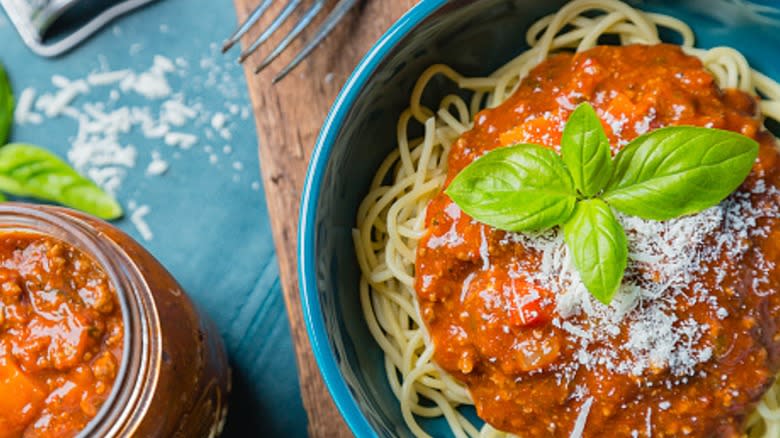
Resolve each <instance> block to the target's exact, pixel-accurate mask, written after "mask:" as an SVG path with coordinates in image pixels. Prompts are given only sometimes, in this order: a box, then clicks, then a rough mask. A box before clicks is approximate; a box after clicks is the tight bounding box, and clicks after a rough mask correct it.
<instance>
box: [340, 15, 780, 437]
mask: <svg viewBox="0 0 780 438" xmlns="http://www.w3.org/2000/svg"><path fill="white" fill-rule="evenodd" d="M593 11H598V12H600V13H601V14H600V15H598V16H593V15H592V12H593ZM659 28H666V29H669V30H672V31H674V32H676V33H677V34H678V35H679V36H680V37H681V39H682V44H681V46H682V49H683V50H684V52H685V53H687V54H689V55H692V56H695V57H697V58H699V59H700V60H701V62H702V64H703V65H704V67H705V68H706V69H707V70H708V71H709V72H710V73H711V74H712V76H713V77H714V79H715V82H716V83H717V85H718V86H719V87H720V88H722V89H729V88H733V89H738V90H742V91H744V92H746V93H749V94H750V95H753V96H760V97H762V99H761V101H760V103H759V109H760V113H761V114H762V115H763V116H764V117H767V118H771V119H775V120H780V84H778V83H776V82H774V81H773V80H771V79H770V78H768V77H766V76H764V75H762V74H761V73H759V72H756V71H754V70H752V69H751V68H750V66H749V65H748V63H747V61H746V60H745V58H744V57H743V56H742V55H741V54H740V53H739V52H738V51H736V50H734V49H732V48H728V47H717V48H713V49H710V50H702V49H697V48H695V47H694V46H693V44H694V36H693V32H692V31H691V29H690V28H689V27H688V26H687V25H686V24H685V23H683V22H682V21H680V20H678V19H675V18H673V17H669V16H665V15H659V14H653V13H646V12H642V11H639V10H636V9H634V8H631V7H629V6H627V5H625V4H623V3H621V2H619V1H615V0H577V1H574V2H572V3H569V4H568V5H566V6H565V7H563V8H562V9H561V10H560V11H559V12H558V13H556V14H554V15H551V16H548V17H545V18H542V19H540V20H539V21H537V22H536V23H535V24H533V25H532V26H531V27H530V29H529V30H528V33H527V35H526V40H527V43H528V45H529V46H530V49H529V50H527V51H526V52H524V53H523V54H521V55H520V56H518V57H516V58H515V59H513V60H511V61H510V62H509V63H507V64H506V65H504V66H503V67H501V68H499V69H498V70H497V71H496V72H494V73H493V74H491V75H490V76H488V77H482V78H467V77H464V76H462V75H460V74H458V73H457V72H456V71H454V70H453V69H451V68H450V67H447V66H444V65H435V66H432V67H430V68H429V69H428V70H426V71H425V72H424V73H423V74H422V76H421V77H420V79H419V81H418V82H417V84H416V86H415V87H414V90H413V92H412V95H411V104H410V107H409V108H408V109H407V110H406V111H404V112H403V113H402V115H401V117H400V119H399V121H398V128H397V137H398V147H397V148H396V149H395V150H394V151H393V152H392V153H391V154H390V155H389V156H388V157H387V158H386V159H385V161H384V162H383V163H382V165H381V166H380V168H379V169H378V171H377V173H376V176H375V178H374V180H373V181H372V184H371V188H370V191H369V194H368V195H367V196H366V198H365V200H364V201H363V203H362V204H361V205H360V208H359V210H358V213H357V228H356V229H355V230H354V231H353V236H354V243H355V249H356V254H357V259H358V263H359V266H360V268H361V271H362V274H363V275H362V277H361V280H360V298H361V303H362V308H363V313H364V317H365V320H366V322H367V325H368V328H369V330H370V331H371V334H372V335H373V337H374V338H375V339H376V341H377V343H378V344H379V346H380V347H381V348H382V350H383V351H384V353H385V368H386V373H387V377H388V382H389V384H390V387H391V388H392V390H393V392H394V394H395V395H396V397H397V398H398V399H399V401H400V406H401V411H402V413H403V417H404V420H405V421H406V423H407V425H408V427H409V429H410V430H411V431H412V433H413V434H414V435H415V436H428V434H427V433H426V432H425V431H424V430H423V428H422V427H421V426H420V425H419V423H418V421H417V417H422V418H432V417H443V418H444V419H445V420H446V421H447V423H448V425H449V427H450V429H451V430H452V433H453V435H454V436H457V437H466V436H470V437H477V436H484V437H488V436H501V435H502V434H504V433H503V432H500V431H498V430H496V429H494V428H493V427H492V426H490V425H488V424H485V425H484V426H482V427H481V428H480V427H478V426H476V425H474V424H472V423H471V422H470V421H469V420H468V419H467V418H466V417H465V416H464V415H463V414H462V413H461V412H460V411H459V410H458V409H457V408H458V407H459V406H461V405H471V404H473V400H472V396H471V394H470V393H469V390H468V389H467V388H466V387H465V386H464V385H463V384H462V383H461V382H459V381H458V379H456V378H454V377H453V376H452V375H450V374H448V373H447V372H445V371H443V369H442V368H441V367H439V366H438V365H437V364H436V363H435V362H434V360H433V356H434V347H433V342H432V341H431V339H430V336H429V334H428V333H427V331H426V330H425V324H424V322H423V318H422V317H421V315H420V306H419V304H418V301H417V295H416V292H415V259H416V250H417V245H418V242H419V241H420V239H422V238H423V237H424V236H425V232H426V226H425V214H426V208H427V207H428V205H429V203H430V202H431V200H432V199H433V198H434V197H435V196H436V195H437V194H438V193H439V192H440V190H441V188H442V187H443V185H444V184H445V182H446V180H447V162H448V156H449V155H450V150H451V146H452V145H453V143H454V142H455V141H456V140H457V139H458V138H459V137H461V136H462V135H463V134H464V133H466V132H468V131H469V130H470V129H472V128H473V126H474V118H475V116H476V114H477V113H478V112H479V111H481V110H483V109H485V108H495V107H497V106H499V105H500V104H502V103H503V102H505V101H506V100H507V99H508V98H509V97H510V96H512V95H513V94H514V93H515V91H517V90H518V88H519V87H520V86H521V82H522V80H523V79H524V78H526V77H527V76H528V74H529V73H530V72H531V70H532V69H533V68H534V67H536V66H537V65H538V64H539V63H541V62H543V61H544V60H546V59H548V57H549V56H550V55H552V54H555V53H558V52H561V51H571V50H575V51H576V52H583V51H585V50H589V49H592V48H593V47H595V46H596V45H597V44H598V42H599V40H600V38H601V37H602V36H604V35H608V34H609V35H615V36H617V37H618V38H619V40H620V43H621V44H622V45H629V44H650V45H652V44H660V43H661V40H660V38H659V34H658V30H659ZM439 75H441V76H444V77H446V78H448V79H450V80H451V81H453V82H454V83H456V84H457V85H458V86H459V87H460V88H461V89H463V90H468V91H470V92H471V97H470V99H467V100H464V99H463V98H461V97H459V96H457V95H449V96H446V97H445V98H444V99H442V101H441V102H440V104H439V107H438V108H437V109H435V110H434V109H431V108H428V107H426V106H424V105H423V103H422V102H421V99H422V94H423V91H424V90H425V88H426V85H427V84H428V83H429V82H430V81H431V79H432V78H434V77H435V76H439ZM413 123H418V124H420V125H422V126H423V127H424V136H423V137H422V138H409V134H408V132H409V127H410V124H413ZM589 406H590V405H589V404H588V407H589ZM746 427H747V433H748V436H750V437H759V436H767V437H772V436H780V385H777V384H776V385H774V386H772V387H771V388H770V389H769V390H768V391H767V392H766V394H765V396H764V397H763V399H762V400H761V402H760V404H759V405H758V408H757V409H756V411H755V413H754V414H753V415H751V417H750V418H749V420H748V421H747V425H746Z"/></svg>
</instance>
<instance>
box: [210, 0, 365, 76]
mask: <svg viewBox="0 0 780 438" xmlns="http://www.w3.org/2000/svg"><path fill="white" fill-rule="evenodd" d="M325 1H326V0H314V3H312V5H311V6H310V7H309V9H307V10H306V11H305V12H304V13H303V16H301V18H300V20H298V22H297V23H296V24H295V26H294V27H293V28H292V30H291V31H290V32H289V33H288V34H287V35H286V36H285V37H284V39H282V41H281V42H280V43H279V44H278V45H277V46H276V47H275V48H274V49H273V50H272V51H271V53H269V54H268V55H267V56H266V57H265V59H263V61H262V62H260V64H259V65H258V66H257V68H256V69H255V74H257V73H260V72H261V71H263V70H264V69H265V68H266V67H268V66H269V65H270V64H271V63H272V62H273V61H274V60H275V59H276V58H277V57H278V56H279V55H281V54H282V52H284V50H285V49H286V48H287V47H288V46H289V45H290V43H292V42H293V40H295V38H296V37H297V36H298V35H300V34H301V32H303V30H304V29H306V27H307V26H309V24H311V22H312V21H314V19H315V18H316V17H317V15H318V14H319V13H320V12H321V11H322V9H323V8H324V6H325ZM357 2H358V0H339V2H338V3H337V4H336V6H335V7H334V8H333V10H332V11H331V12H330V14H329V15H328V17H327V18H326V19H325V21H324V22H323V23H322V25H321V26H320V28H319V29H318V30H317V33H316V34H315V35H314V37H313V38H312V39H311V40H310V41H309V42H308V43H306V45H305V46H304V47H303V48H302V49H301V50H300V52H298V54H297V55H295V58H293V60H292V61H290V63H289V64H287V66H286V67H284V68H283V69H282V70H281V71H280V72H279V73H278V74H277V75H276V76H274V78H273V83H274V84H275V83H277V82H279V81H281V80H282V79H284V77H285V76H287V75H288V74H289V73H290V72H291V71H292V70H293V69H294V68H295V67H297V66H298V64H300V63H301V61H303V60H304V59H306V57H307V56H309V54H311V52H313V51H314V49H316V48H317V46H318V45H320V43H321V42H322V41H323V40H324V39H325V38H326V37H327V36H328V35H329V34H330V32H331V31H333V29H334V28H335V27H336V25H337V24H338V23H339V22H340V21H341V19H342V18H344V16H345V15H347V12H349V10H350V9H352V7H353V6H355V5H356V4H357ZM301 3H303V0H288V1H287V4H285V6H284V8H282V10H281V11H280V12H279V15H277V16H276V18H274V20H273V21H272V22H271V24H269V25H268V27H267V28H266V29H265V30H264V31H263V33H261V34H260V36H259V37H257V39H256V40H255V41H254V42H253V43H252V44H251V45H250V46H249V47H248V48H247V49H246V50H244V51H243V52H241V54H240V55H239V57H238V62H241V63H243V62H244V61H246V59H247V58H248V57H249V56H250V55H251V54H252V53H254V52H255V51H256V50H257V49H258V48H260V46H262V45H263V43H265V42H266V41H268V39H269V38H271V36H272V35H273V34H274V32H276V31H277V30H278V29H279V28H280V27H281V26H282V24H284V22H285V21H287V19H288V18H289V17H290V15H292V13H293V12H294V11H295V9H297V8H298V6H300V5H301ZM272 4H273V0H262V1H261V3H260V4H259V5H258V6H257V8H256V9H255V10H254V11H252V13H251V14H250V15H249V18H247V20H246V21H245V22H244V23H243V24H241V25H240V26H239V27H238V29H236V31H235V32H234V33H233V35H231V36H230V38H228V39H227V41H225V44H224V45H223V46H222V52H223V53H225V52H227V51H228V50H230V48H231V47H233V46H234V45H235V44H236V43H237V42H238V41H239V40H240V39H241V37H243V36H244V35H246V33H247V32H249V29H251V28H252V26H253V25H254V24H255V23H257V22H258V21H259V20H260V19H261V18H262V17H263V15H264V14H265V13H266V12H267V11H268V9H270V7H271V5H272Z"/></svg>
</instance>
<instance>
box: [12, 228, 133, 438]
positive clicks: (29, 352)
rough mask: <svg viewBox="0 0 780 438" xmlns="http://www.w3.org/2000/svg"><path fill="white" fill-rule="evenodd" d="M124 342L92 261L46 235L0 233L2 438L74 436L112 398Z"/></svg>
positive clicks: (113, 303) (111, 299)
mask: <svg viewBox="0 0 780 438" xmlns="http://www.w3.org/2000/svg"><path fill="white" fill-rule="evenodd" d="M122 344H123V323H122V315H121V311H120V307H119V303H118V301H117V298H116V294H115V292H114V289H113V287H112V285H111V283H110V282H109V280H108V278H107V276H106V274H105V273H104V271H103V270H102V269H101V267H100V266H99V265H97V264H96V263H95V261H94V260H92V259H91V258H90V257H88V256H87V255H86V254H84V253H82V252H80V251H79V250H77V249H75V248H73V247H71V246H69V245H68V244H66V243H64V242H61V241H59V240H56V239H54V238H51V237H48V236H45V235H41V234H36V233H31V232H4V233H2V234H0V438H16V437H72V436H75V435H77V434H78V433H79V431H81V430H83V429H84V427H85V426H86V425H87V423H89V421H90V420H91V419H92V418H93V417H94V416H95V415H96V414H97V412H98V409H100V407H101V405H102V404H103V403H104V402H105V400H106V399H107V398H108V396H109V394H110V392H111V388H112V385H113V383H114V379H115V377H116V375H117V372H118V369H119V365H120V363H121V358H122Z"/></svg>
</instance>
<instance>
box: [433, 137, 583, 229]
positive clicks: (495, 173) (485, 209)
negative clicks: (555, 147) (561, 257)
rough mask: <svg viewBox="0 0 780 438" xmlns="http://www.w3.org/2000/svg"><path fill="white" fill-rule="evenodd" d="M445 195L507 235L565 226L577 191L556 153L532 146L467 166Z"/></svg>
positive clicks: (502, 150) (501, 152)
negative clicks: (515, 232)
mask: <svg viewBox="0 0 780 438" xmlns="http://www.w3.org/2000/svg"><path fill="white" fill-rule="evenodd" d="M445 193H446V194H447V195H448V196H449V197H450V198H452V200H453V201H455V203H456V204H457V205H458V206H459V207H460V208H461V209H462V210H463V211H464V212H466V214H468V215H469V216H471V217H473V218H474V219H476V220H478V221H480V222H483V223H485V224H488V225H491V226H493V227H495V228H499V229H502V230H508V231H536V230H543V229H545V228H550V227H552V226H555V225H559V224H562V223H564V222H565V221H566V220H567V219H568V218H569V217H570V216H571V214H572V212H573V211H574V205H575V204H576V202H577V196H576V194H577V192H576V190H575V189H574V182H573V181H572V179H571V175H569V172H568V171H567V170H566V167H565V165H564V164H563V161H562V160H561V158H560V157H559V156H558V154H557V153H555V152H554V151H552V150H550V149H547V148H544V147H541V146H537V145H530V144H522V145H516V146H509V147H503V148H499V149H496V150H494V151H491V152H489V153H487V154H485V155H484V156H482V157H480V158H479V159H477V160H475V161H474V162H472V163H471V164H469V165H468V166H467V167H466V168H465V169H463V170H462V171H461V172H460V173H459V174H458V175H457V176H456V177H455V179H453V180H452V182H451V183H450V185H449V187H448V188H447V189H446V190H445Z"/></svg>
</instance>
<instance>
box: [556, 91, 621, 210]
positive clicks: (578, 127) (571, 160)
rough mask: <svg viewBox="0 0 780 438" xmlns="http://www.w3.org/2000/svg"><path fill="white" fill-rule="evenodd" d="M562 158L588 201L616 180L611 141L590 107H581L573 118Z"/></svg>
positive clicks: (565, 133) (563, 142)
mask: <svg viewBox="0 0 780 438" xmlns="http://www.w3.org/2000/svg"><path fill="white" fill-rule="evenodd" d="M561 154H562V155H563V162H564V163H566V166H567V167H568V168H569V172H570V173H571V176H572V179H574V185H575V187H577V190H579V192H580V194H581V195H583V196H585V197H588V198H589V197H591V196H593V195H595V194H597V193H598V192H600V191H601V190H602V189H603V188H604V187H606V185H607V183H609V180H610V178H612V168H613V164H612V154H611V153H610V150H609V139H608V138H607V134H606V133H604V128H603V127H602V126H601V120H600V119H599V116H598V115H597V114H596V110H594V109H593V107H592V106H590V104H588V103H583V104H581V105H580V106H578V107H577V109H575V110H574V112H573V113H571V116H569V120H568V122H566V126H565V127H564V129H563V135H562V137H561Z"/></svg>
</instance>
